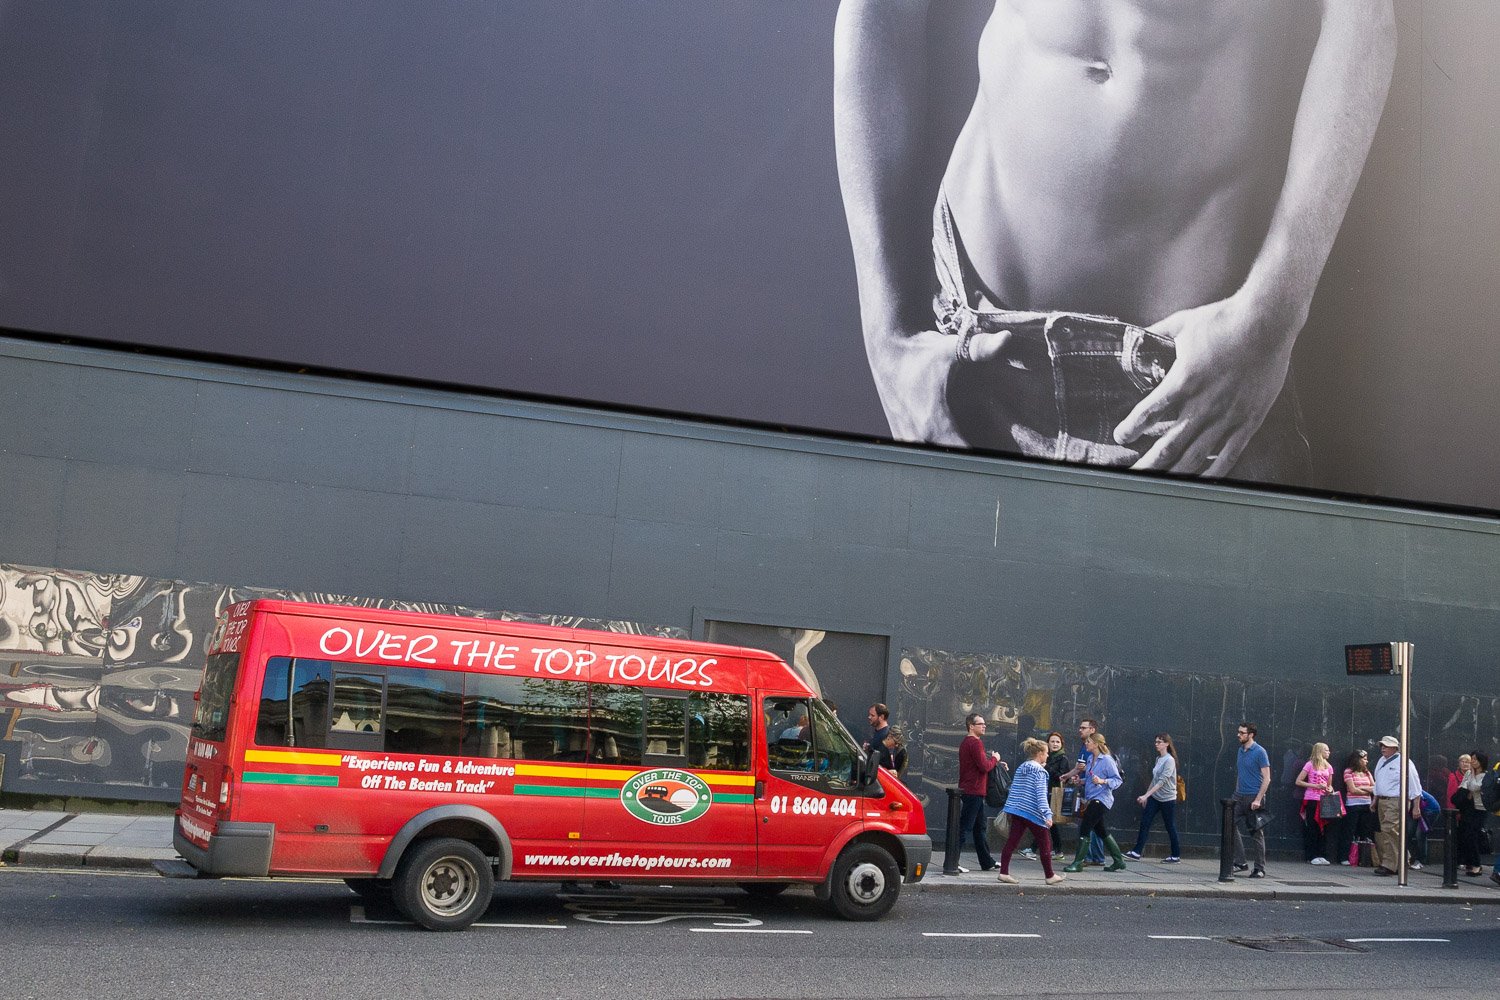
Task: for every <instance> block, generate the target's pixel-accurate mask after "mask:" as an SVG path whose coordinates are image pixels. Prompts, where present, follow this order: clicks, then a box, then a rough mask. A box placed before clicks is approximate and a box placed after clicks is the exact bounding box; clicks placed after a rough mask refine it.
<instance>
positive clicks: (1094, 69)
mask: <svg viewBox="0 0 1500 1000" xmlns="http://www.w3.org/2000/svg"><path fill="white" fill-rule="evenodd" d="M1083 73H1084V75H1085V76H1087V77H1088V78H1089V82H1090V83H1108V82H1109V79H1110V77H1112V76H1114V75H1115V71H1114V70H1112V69H1110V68H1109V62H1108V60H1105V59H1095V60H1093V61H1091V62H1087V63H1084V64H1083Z"/></svg>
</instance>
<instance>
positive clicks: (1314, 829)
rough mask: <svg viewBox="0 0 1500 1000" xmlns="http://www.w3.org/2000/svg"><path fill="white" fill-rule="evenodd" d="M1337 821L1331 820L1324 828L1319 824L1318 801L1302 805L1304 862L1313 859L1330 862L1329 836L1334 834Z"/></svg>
mask: <svg viewBox="0 0 1500 1000" xmlns="http://www.w3.org/2000/svg"><path fill="white" fill-rule="evenodd" d="M1334 822H1336V821H1335V820H1329V821H1328V825H1327V826H1324V825H1323V824H1320V823H1319V822H1318V803H1317V800H1316V799H1315V800H1313V801H1311V802H1307V801H1304V802H1303V803H1302V860H1303V861H1311V860H1312V859H1313V858H1323V859H1324V860H1325V861H1326V860H1329V858H1328V853H1327V850H1326V849H1327V847H1328V839H1329V836H1330V835H1331V834H1332V833H1333V831H1332V830H1331V829H1329V827H1331V826H1332V825H1333V824H1334Z"/></svg>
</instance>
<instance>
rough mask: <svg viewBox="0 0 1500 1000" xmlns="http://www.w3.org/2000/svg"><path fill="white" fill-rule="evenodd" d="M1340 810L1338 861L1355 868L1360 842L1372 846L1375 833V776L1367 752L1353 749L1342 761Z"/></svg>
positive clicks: (1357, 862) (1357, 863)
mask: <svg viewBox="0 0 1500 1000" xmlns="http://www.w3.org/2000/svg"><path fill="white" fill-rule="evenodd" d="M1344 810H1345V815H1344V822H1343V825H1342V826H1341V827H1340V839H1339V844H1340V849H1339V852H1338V854H1339V864H1342V865H1351V866H1354V867H1358V865H1359V848H1360V845H1361V844H1370V845H1372V846H1373V843H1374V842H1373V841H1372V840H1371V839H1370V838H1371V837H1373V836H1374V835H1375V775H1373V774H1371V773H1370V754H1369V752H1368V751H1365V750H1355V751H1353V752H1352V753H1350V754H1349V757H1348V758H1347V759H1346V760H1345V761H1344Z"/></svg>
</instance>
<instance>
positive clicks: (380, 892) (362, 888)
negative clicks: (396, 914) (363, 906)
mask: <svg viewBox="0 0 1500 1000" xmlns="http://www.w3.org/2000/svg"><path fill="white" fill-rule="evenodd" d="M344 884H345V885H347V886H348V887H349V888H351V889H353V890H354V892H355V894H356V895H358V896H359V898H360V899H362V900H364V901H365V902H366V903H375V904H384V905H390V902H391V891H392V890H391V880H390V879H388V878H346V879H344Z"/></svg>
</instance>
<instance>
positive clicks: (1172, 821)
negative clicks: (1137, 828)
mask: <svg viewBox="0 0 1500 1000" xmlns="http://www.w3.org/2000/svg"><path fill="white" fill-rule="evenodd" d="M1157 813H1161V822H1162V825H1163V826H1165V827H1166V828H1167V840H1168V842H1169V843H1170V844H1171V845H1172V853H1171V854H1170V855H1169V857H1173V858H1180V857H1182V845H1181V844H1179V843H1178V842H1177V800H1176V799H1173V800H1172V801H1170V802H1163V801H1162V800H1161V799H1158V798H1156V797H1155V796H1154V795H1153V796H1152V797H1150V798H1148V799H1147V800H1146V811H1145V812H1143V813H1141V832H1140V833H1138V834H1136V836H1135V853H1137V854H1139V853H1141V851H1142V849H1143V848H1145V846H1146V835H1147V834H1149V833H1150V832H1151V821H1152V820H1153V819H1155V818H1156V814H1157Z"/></svg>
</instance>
